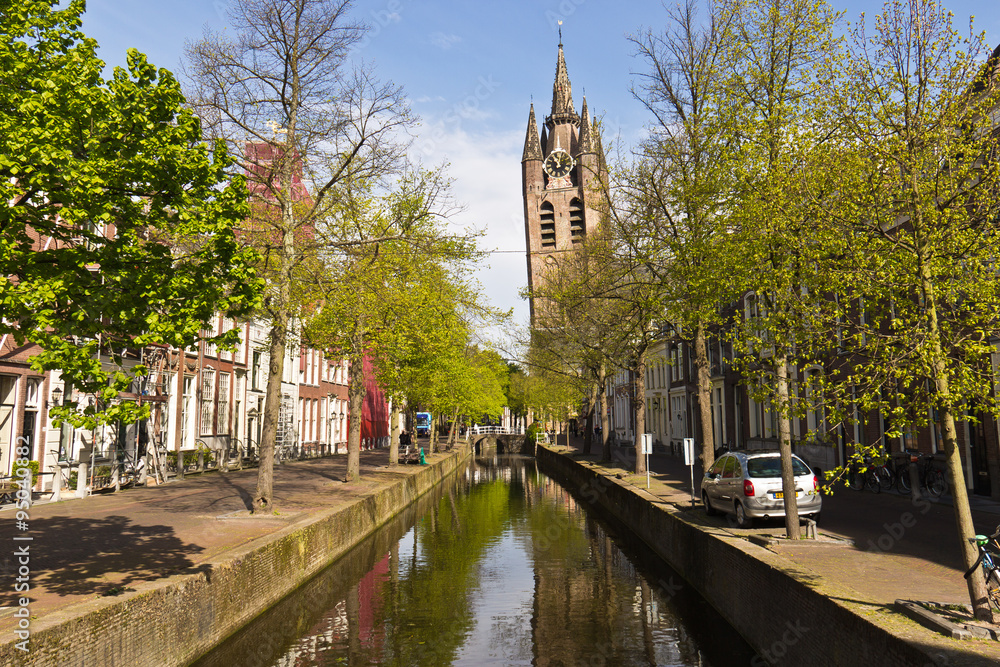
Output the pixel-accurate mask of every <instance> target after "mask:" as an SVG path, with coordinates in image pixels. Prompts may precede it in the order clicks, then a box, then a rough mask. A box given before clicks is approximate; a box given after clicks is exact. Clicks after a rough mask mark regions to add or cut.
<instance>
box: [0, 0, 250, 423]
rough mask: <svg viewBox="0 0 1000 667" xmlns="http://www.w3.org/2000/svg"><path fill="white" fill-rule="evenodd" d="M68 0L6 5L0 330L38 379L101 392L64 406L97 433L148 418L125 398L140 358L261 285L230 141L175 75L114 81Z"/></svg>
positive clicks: (188, 338)
mask: <svg viewBox="0 0 1000 667" xmlns="http://www.w3.org/2000/svg"><path fill="white" fill-rule="evenodd" d="M59 4H60V3H57V2H51V1H47V0H26V1H23V2H7V1H4V2H3V3H2V5H0V6H2V9H0V33H2V38H0V176H2V178H0V193H2V197H3V199H4V201H6V202H8V205H7V206H4V207H3V208H2V212H0V265H2V267H0V276H2V278H0V312H2V313H3V318H2V323H0V331H3V332H4V333H9V334H12V335H13V336H14V337H15V338H16V339H17V340H18V341H21V342H24V341H29V342H31V343H36V344H37V345H39V346H41V348H42V351H41V352H40V353H39V354H38V355H36V356H35V357H33V358H32V360H31V365H32V368H33V369H35V370H36V371H39V372H41V371H44V370H49V369H58V370H60V371H61V372H62V374H63V377H64V378H66V380H67V381H68V382H70V383H72V384H73V386H74V387H76V388H77V389H79V390H82V391H84V392H87V393H93V394H96V395H97V397H98V399H99V400H98V402H97V403H96V404H95V405H94V406H87V407H83V408H81V409H80V411H78V412H74V411H73V410H72V409H71V408H69V407H67V408H59V409H54V410H53V413H54V414H56V415H57V416H58V417H60V418H64V419H67V420H68V421H71V422H72V423H74V424H75V425H77V426H84V427H89V428H93V427H94V425H95V424H97V423H98V422H99V421H101V420H103V421H113V420H117V419H124V420H128V421H131V420H134V419H136V418H137V417H139V416H141V413H142V412H143V411H144V410H148V407H146V408H144V409H139V408H137V407H136V406H135V405H134V404H133V403H129V402H123V403H119V404H114V403H112V402H111V401H112V399H114V398H115V397H116V396H117V395H118V394H119V393H120V392H121V391H122V390H124V389H125V388H126V387H127V386H128V385H129V383H130V382H131V381H132V379H133V374H141V373H144V372H145V371H144V369H143V368H142V366H137V367H134V368H132V369H131V371H130V370H127V369H126V368H125V365H126V364H125V361H124V358H123V356H124V351H125V349H126V348H130V347H131V348H134V347H141V346H144V345H150V344H164V345H170V346H173V347H176V348H181V349H183V348H187V347H190V346H191V345H192V344H193V343H194V342H195V341H196V340H197V339H198V337H199V333H198V332H199V330H200V329H202V328H204V323H205V322H207V321H209V320H210V319H211V317H212V316H213V315H214V314H215V313H216V312H217V311H221V312H222V313H224V314H226V315H227V316H230V317H233V316H237V315H240V314H242V313H245V312H246V311H247V309H248V308H249V307H250V306H251V305H253V303H254V301H255V298H256V295H257V293H258V291H259V287H260V285H259V283H258V281H257V280H256V279H255V277H254V273H253V271H252V270H251V268H250V266H249V264H248V262H250V261H252V259H253V257H252V254H251V253H250V252H248V251H246V250H243V249H241V248H240V247H239V246H238V244H237V242H236V237H235V233H234V228H235V227H236V226H237V225H238V224H239V222H240V221H241V220H242V219H243V218H244V217H245V216H246V215H247V212H248V208H247V205H246V195H247V193H246V188H245V186H244V183H243V179H242V178H239V177H236V178H230V177H228V176H227V175H226V170H227V168H228V167H230V166H231V164H232V161H231V159H230V158H229V156H228V155H227V153H226V148H225V146H223V145H221V144H215V145H214V146H210V145H206V144H205V143H204V142H203V139H202V133H201V126H200V124H199V122H198V119H197V118H196V117H195V116H194V115H193V114H191V113H190V112H189V111H187V110H184V109H182V105H183V103H184V98H183V96H182V94H181V89H180V86H179V85H178V83H177V81H176V80H175V79H174V77H173V76H172V75H171V74H170V72H168V71H167V70H164V69H159V70H158V69H156V68H155V67H153V65H151V64H150V63H149V62H147V60H146V58H145V56H143V55H142V54H141V53H139V52H137V51H135V50H130V51H129V52H128V58H127V62H128V67H127V68H115V70H114V72H113V74H112V76H111V78H110V79H109V80H105V79H104V78H103V76H102V70H103V68H104V63H103V62H102V61H100V60H99V59H98V58H97V57H96V55H95V52H96V48H97V44H96V42H94V40H92V39H90V38H87V37H86V36H85V35H84V34H83V33H82V32H81V31H80V25H81V15H82V14H83V11H84V3H83V2H82V1H79V0H74V1H73V2H70V3H69V4H68V5H66V6H65V7H64V8H62V9H59V8H58V7H59ZM219 342H232V340H230V339H229V338H225V339H222V340H220V341H219ZM102 355H104V356H106V357H107V358H109V359H110V360H111V362H112V367H111V368H110V369H108V368H105V367H102Z"/></svg>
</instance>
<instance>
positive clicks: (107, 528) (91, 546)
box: [0, 516, 203, 605]
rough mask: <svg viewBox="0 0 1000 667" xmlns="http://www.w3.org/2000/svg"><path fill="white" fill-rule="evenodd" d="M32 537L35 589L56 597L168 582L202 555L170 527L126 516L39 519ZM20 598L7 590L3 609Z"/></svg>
mask: <svg viewBox="0 0 1000 667" xmlns="http://www.w3.org/2000/svg"><path fill="white" fill-rule="evenodd" d="M31 535H32V537H33V538H34V539H33V540H32V541H31V542H26V543H25V544H28V545H30V547H29V549H30V554H31V558H30V561H31V562H30V567H31V583H32V588H34V587H35V586H36V585H42V586H44V587H45V588H46V589H47V590H49V591H50V592H52V593H55V594H56V595H93V594H97V595H100V594H107V593H108V592H109V591H111V590H113V589H121V588H124V587H126V586H129V585H130V584H134V583H138V582H142V581H150V580H154V579H160V578H163V577H167V576H170V575H172V574H176V573H177V572H180V571H183V570H189V569H190V568H192V567H193V566H194V563H193V562H192V561H191V559H190V558H189V557H188V556H189V555H193V554H197V553H200V552H202V551H203V548H202V547H200V546H197V545H194V544H185V543H184V542H182V541H181V540H180V539H179V538H177V537H176V536H175V534H174V529H173V528H171V527H170V526H143V525H136V524H133V523H132V521H131V520H130V519H128V518H127V517H123V516H108V517H105V518H102V519H78V518H70V517H53V518H48V519H38V520H35V521H32V523H31ZM13 544H18V543H13ZM17 568H18V565H17V558H16V557H15V556H13V555H11V556H4V558H3V561H2V567H0V569H2V570H3V571H4V572H5V573H6V574H7V575H8V576H10V577H11V578H13V576H14V573H16V572H17ZM108 575H113V577H108ZM17 595H23V593H20V594H19V593H16V592H15V591H14V586H9V587H5V590H4V591H3V592H2V594H0V605H14V604H16V602H15V600H16V596H17Z"/></svg>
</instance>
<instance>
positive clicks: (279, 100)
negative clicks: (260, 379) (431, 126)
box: [187, 0, 415, 510]
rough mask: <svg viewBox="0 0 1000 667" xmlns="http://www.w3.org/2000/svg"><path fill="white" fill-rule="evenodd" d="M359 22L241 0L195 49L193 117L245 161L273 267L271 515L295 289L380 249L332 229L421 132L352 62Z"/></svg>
mask: <svg viewBox="0 0 1000 667" xmlns="http://www.w3.org/2000/svg"><path fill="white" fill-rule="evenodd" d="M350 10H351V3H350V2H349V0H237V2H234V3H233V4H232V5H231V6H230V10H229V19H230V23H231V27H232V30H231V31H230V30H227V31H224V32H221V33H215V32H211V31H206V33H205V35H204V37H203V38H202V39H201V40H199V41H197V42H194V43H191V44H188V47H187V63H188V66H187V73H188V75H189V78H190V86H189V87H190V92H189V95H188V97H189V99H190V101H191V105H192V107H193V109H194V110H195V112H196V113H197V114H198V116H199V117H201V118H202V121H203V123H204V125H205V128H206V130H207V132H208V133H209V135H210V136H212V137H215V138H218V139H220V140H223V141H225V142H227V144H228V145H229V146H230V147H231V148H232V149H234V150H233V151H232V152H233V153H234V154H235V155H238V156H239V160H240V162H239V166H240V167H241V168H242V170H243V172H244V173H245V174H246V176H247V179H248V181H249V186H250V191H251V194H252V196H253V198H254V202H255V204H256V206H255V209H254V212H255V215H254V216H253V217H252V218H251V219H250V220H249V221H248V225H247V230H246V232H247V233H246V240H247V242H248V243H253V244H254V247H256V248H257V249H258V251H259V252H260V253H261V255H262V256H263V260H262V263H261V267H260V268H261V271H262V272H263V274H264V276H265V278H266V279H267V290H266V293H265V298H264V301H263V315H265V316H266V317H267V318H268V320H269V321H270V327H271V329H270V334H269V356H270V359H271V364H270V369H269V373H268V382H267V392H266V398H265V405H264V417H263V433H262V438H261V466H260V469H259V477H258V484H257V493H256V497H255V507H257V508H259V509H261V510H267V509H269V508H270V507H271V502H272V497H271V496H272V480H273V462H274V461H273V458H274V457H273V452H274V442H275V437H276V433H277V420H278V411H279V408H280V402H281V377H282V372H283V366H284V361H285V356H286V354H285V353H286V348H287V344H288V336H289V333H290V331H291V327H292V322H293V321H295V320H296V319H298V318H301V317H302V316H303V315H305V314H306V313H305V312H304V311H303V307H304V306H308V305H310V304H308V302H305V301H303V300H302V299H301V298H300V297H301V291H300V290H299V289H298V288H297V287H296V285H297V284H298V283H301V282H302V281H303V280H305V279H307V277H308V276H310V275H315V273H316V271H315V269H313V270H312V271H309V270H303V269H304V268H305V267H306V266H307V265H309V264H313V265H317V264H319V263H321V258H320V256H319V255H320V252H321V250H328V249H331V248H349V247H353V246H356V245H357V244H359V243H362V244H364V243H372V242H376V241H377V240H378V239H371V238H364V239H359V235H358V234H356V233H355V230H353V229H351V228H350V227H349V226H347V227H344V226H340V225H337V224H324V223H325V222H327V221H330V220H334V221H336V220H338V219H342V218H339V217H338V214H339V211H340V210H342V209H343V207H344V206H345V205H346V204H345V202H344V198H345V197H349V196H350V193H351V191H352V190H353V189H354V188H356V187H357V184H359V183H366V182H370V183H379V184H382V185H385V184H387V183H388V182H390V181H392V180H393V179H395V178H396V177H398V176H399V175H400V174H401V173H403V171H404V170H405V166H406V165H405V159H404V158H405V154H406V149H407V145H408V141H407V137H406V132H407V131H408V130H409V129H410V128H412V127H413V125H414V123H415V118H414V117H413V115H412V114H411V112H410V108H409V105H408V103H407V101H406V98H405V96H404V94H403V91H402V90H401V89H400V88H399V87H398V86H395V85H393V84H391V83H382V82H380V81H379V80H378V79H377V78H376V77H375V75H374V73H373V72H372V70H371V68H370V67H367V66H365V65H359V66H355V65H354V63H352V62H351V61H350V59H349V56H350V53H351V49H352V47H353V46H355V45H356V44H357V43H359V41H360V40H362V39H363V38H364V36H365V33H366V28H365V27H364V26H362V25H361V24H359V23H355V22H354V21H353V20H352V19H351V17H350ZM397 233H398V232H397ZM340 234H343V235H340ZM356 422H357V420H355V425H356ZM350 447H351V445H350V444H349V452H350V456H351V457H352V460H356V459H357V458H358V456H359V452H358V451H357V450H356V449H350Z"/></svg>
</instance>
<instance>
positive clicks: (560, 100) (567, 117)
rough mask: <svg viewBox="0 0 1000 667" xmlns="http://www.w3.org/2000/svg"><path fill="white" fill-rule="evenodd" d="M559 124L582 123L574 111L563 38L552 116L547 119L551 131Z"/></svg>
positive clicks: (553, 89) (553, 92) (557, 68)
mask: <svg viewBox="0 0 1000 667" xmlns="http://www.w3.org/2000/svg"><path fill="white" fill-rule="evenodd" d="M557 123H573V124H574V125H578V124H579V123H580V116H578V115H577V113H576V111H575V110H574V109H573V86H572V84H570V82H569V72H568V71H567V70H566V57H565V56H564V55H563V45H562V38H560V39H559V55H558V56H557V57H556V80H555V82H554V83H553V84H552V114H551V115H550V116H549V117H548V118H546V119H545V124H546V125H548V126H549V129H551V128H552V125H554V124H557Z"/></svg>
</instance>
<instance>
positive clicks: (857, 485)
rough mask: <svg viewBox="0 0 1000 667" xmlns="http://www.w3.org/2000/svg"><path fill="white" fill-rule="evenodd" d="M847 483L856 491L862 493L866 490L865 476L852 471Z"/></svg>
mask: <svg viewBox="0 0 1000 667" xmlns="http://www.w3.org/2000/svg"><path fill="white" fill-rule="evenodd" d="M847 483H848V485H849V486H850V487H851V488H852V489H854V490H855V491H862V490H864V488H865V474H864V473H862V472H858V471H857V470H851V471H849V472H848V473H847Z"/></svg>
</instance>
